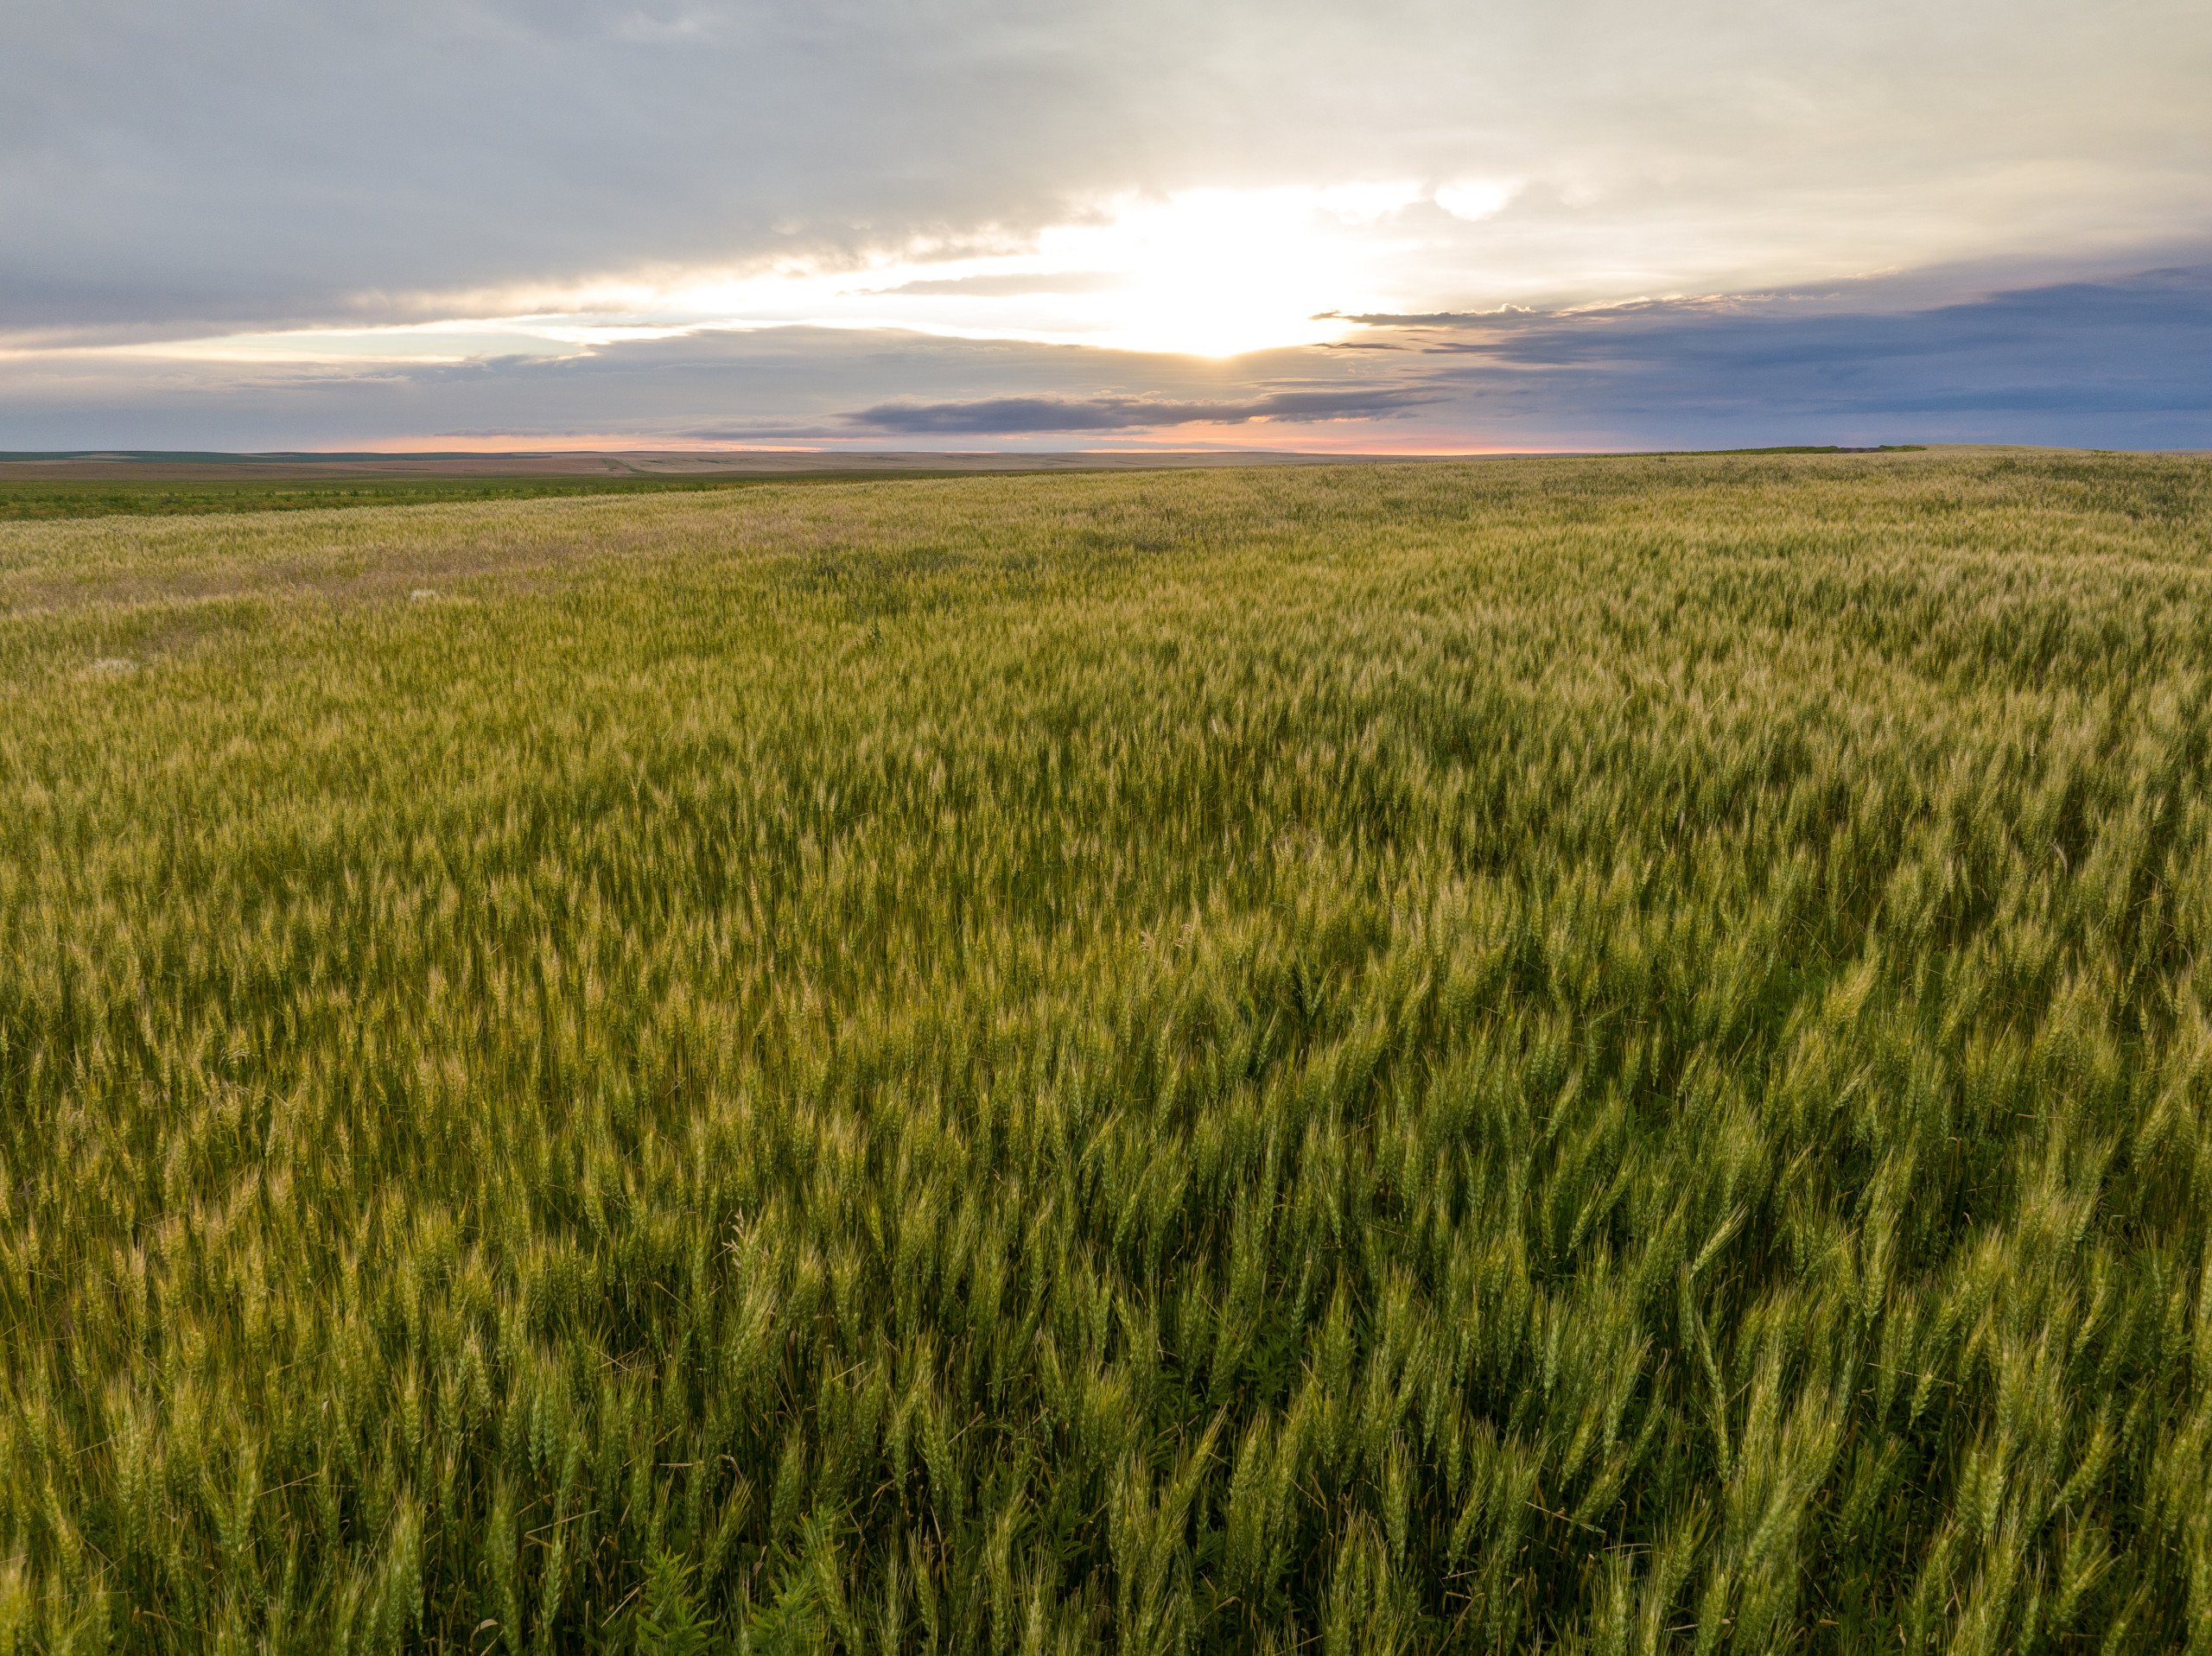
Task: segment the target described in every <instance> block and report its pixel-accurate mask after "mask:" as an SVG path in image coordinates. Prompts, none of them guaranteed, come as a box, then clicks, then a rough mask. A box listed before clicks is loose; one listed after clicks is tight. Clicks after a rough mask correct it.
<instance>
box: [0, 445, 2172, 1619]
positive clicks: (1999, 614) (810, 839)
mask: <svg viewBox="0 0 2212 1656" xmlns="http://www.w3.org/2000/svg"><path fill="white" fill-rule="evenodd" d="M410 593H431V594H435V596H427V597H426V596H417V597H415V598H412V599H410ZM0 606H4V610H5V615H4V619H0V1388H4V1390H3V1391H0V1652H6V1651H10V1650H13V1651H27V1650H53V1651H60V1650H92V1649H99V1648H103V1647H111V1648H117V1649H122V1650H130V1651H146V1652H155V1651H200V1650H226V1651H227V1650H245V1649H249V1648H258V1649H266V1650H270V1651H280V1652H281V1651H301V1652H316V1653H321V1652H331V1651H340V1650H343V1651H348V1652H353V1651H359V1652H391V1651H397V1650H401V1649H412V1648H419V1647H425V1646H429V1647H438V1648H447V1649H453V1650H462V1649H467V1650H470V1651H474V1652H487V1651H493V1650H496V1651H501V1652H510V1653H514V1656H524V1653H534V1652H542V1651H552V1650H562V1651H568V1650H607V1651H629V1650H640V1651H648V1652H703V1651H708V1650H724V1649H734V1650H746V1651H752V1652H762V1653H769V1652H786V1651H797V1650H812V1649H834V1650H838V1651H844V1652H853V1653H861V1652H882V1653H893V1652H920V1651H939V1652H947V1653H953V1652H959V1653H965V1652H983V1651H989V1652H1001V1651H1004V1652H1014V1651H1020V1652H1025V1653H1027V1652H1069V1653H1073V1652H1081V1651H1092V1650H1096V1651H1101V1652H1106V1651H1114V1652H1139V1651H1141V1652H1170V1651H1173V1652H1197V1651H1205V1650H1217V1649H1238V1650H1253V1651H1274V1652H1288V1651H1291V1650H1294V1649H1300V1648H1311V1649H1314V1650H1318V1651H1321V1652H1328V1653H1338V1652H1343V1653H1350V1652H1363V1653H1364V1652H1395V1651H1408V1652H1410V1651H1419V1650H1431V1649H1438V1650H1440V1649H1446V1648H1449V1649H1452V1650H1521V1649H1532V1648H1536V1647H1539V1646H1541V1647H1543V1648H1548V1649H1556V1650H1560V1651H1578V1652H1584V1651H1586V1652H1618V1653H1626V1652H1646V1651H1657V1650H1681V1651H1694V1652H1698V1653H1710V1652H1719V1651H1731V1652H1766V1651H1773V1650H1782V1649H1796V1650H1803V1651H1812V1652H1827V1651H1833V1652H1845V1651H1853V1652H1856V1651H1872V1650H1898V1649H1903V1650H1907V1651H1923V1650H1937V1649H1941V1650H1946V1651H1958V1652H1999V1651H2006V1652H2019V1651H2029V1650H2050V1651H2072V1650H2084V1651H2086V1650H2113V1651H2120V1650H2149V1649H2164V1648H2173V1649H2187V1650H2192V1651H2206V1650H2212V1259H2208V1247H2212V1218H2208V1215H2212V1207H2208V1203H2212V1120H2209V1119H2208V1115H2207V1109H2208V1101H2212V803H2208V787H2207V773H2208V765H2212V705H2208V692H2209V691H2212V464H2208V463H2205V462H2201V461H2186V460H2149V459H2137V460H2126V459H2118V458H2109V459H2094V460H2090V459H2069V458H2050V459H2036V458H2022V457H2008V456H2004V455H1979V456H1971V455H1970V456H1965V457H1959V456H1945V455H1941V454H1926V455H1898V456H1878V457H1877V456H1849V457H1844V456H1839V457H1834V458H1817V457H1808V458H1802V459H1800V458H1786V459H1759V460H1749V459H1745V460H1726V461H1722V460H1683V459H1672V460H1643V461H1620V462H1600V461H1573V462H1564V461H1563V462H1525V463H1522V462H1516V463H1510V464H1484V465H1477V466H1430V467H1419V468H1403V469H1397V468H1376V469H1358V470H1350V469H1348V470H1344V471H1297V472H1291V471H1284V472H1266V473H1199V474H1187V475H1179V476H1144V477H1085V478H1057V479H1052V478H1044V479H1040V478H1020V479H972V480H958V481H941V482H939V481H931V482H915V483H899V484H885V485H855V486H849V487H836V488H826V487H815V488H810V489H803V490H802V489H781V488H764V489H756V490H747V491H742V492H731V493H722V494H713V495H655V496H651V497H642V498H625V499H617V500H588V499H585V500H544V501H527V502H506V503H494V504H476V505H466V504H457V505H441V506H435V507H426V508H412V509H398V510H378V509H365V510H360V511H348V512H344V513H328V514H316V513H293V514H285V515H283V516H270V517H229V518H222V519H210V520H198V521H195V520H186V519H172V520H160V521H142V522H129V523H125V522H123V521H121V520H108V521H105V522H100V523H55V524H35V525H16V526H12V527H5V528H0ZM103 662H104V663H116V662H129V663H134V665H135V670H129V671H124V670H118V669H112V668H111V669H103V670H99V671H92V670H90V669H91V668H92V664H93V663H103Z"/></svg>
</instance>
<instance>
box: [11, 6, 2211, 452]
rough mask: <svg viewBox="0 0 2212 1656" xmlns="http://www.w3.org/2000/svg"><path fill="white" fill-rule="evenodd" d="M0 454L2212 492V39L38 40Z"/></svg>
mask: <svg viewBox="0 0 2212 1656" xmlns="http://www.w3.org/2000/svg"><path fill="white" fill-rule="evenodd" d="M0 48H4V49H0V450H6V451H35V450H58V449H108V448H157V449H232V450H236V449H318V448H340V449H349V450H355V449H380V448H381V449H401V448H440V449H452V448H477V447H607V446H636V447H700V446H742V447H761V448H776V447H803V448H849V449H892V448H896V449H924V448H969V449H974V448H1007V447H1027V448H1052V449H1071V448H1102V447H1114V448H1145V447H1260V448H1299V449H1340V450H1348V451H1365V452H1394V453H1414V452H1452V451H1462V450H1465V451H1475V452H1480V451H1485V450H1508V451H1514V450H1541V449H1586V448H1637V447H1732V446H1757V445H1763V444H1769V443H1776V444H1781V443H1800V442H1834V443H1842V444H1850V445H1860V444H1869V443H1877V442H1903V441H1994V442H2027V443H2049V444H2063V445H2069V446H2085V447H2212V96H2208V95H2207V88H2208V87H2212V6H2207V5H2205V4H2204V3H2203V0H2098V3H2096V4H2094V5H2084V4H2082V3H2081V0H2064V3H2059V0H2007V3H2004V4H1998V3H1994V0H1914V3H1910V4H1907V3H1901V0H1838V3H1829V4H1814V3H1808V0H1767V3H1764V4H1760V5H1753V4H1747V3H1741V0H1738V3H1717V0H1675V3H1672V4H1669V5H1654V4H1651V3H1649V0H1634V3H1631V0H1554V3H1549V4H1546V5H1541V6H1536V5H1529V4H1528V3H1525V0H1516V3H1512V4H1506V3H1500V0H1453V3H1444V0H1361V3H1357V4H1351V3H1321V0H1207V3H1205V4H1204V5H1192V4H1191V3H1189V0H1173V3H1170V0H1116V3H1097V0H1021V3H1012V0H898V3H889V0H810V3H804V4H801V3H796V0H781V3H766V0H642V3H637V4H594V3H585V0H532V3H524V0H348V3H346V4H343V5H330V6H304V5H301V4H299V3H297V0H159V3H156V0H82V3H78V4H72V5H58V4H57V5H48V4H41V3H38V0H15V3H14V4H12V5H10V6H9V7H8V8H7V10H5V11H4V12H0Z"/></svg>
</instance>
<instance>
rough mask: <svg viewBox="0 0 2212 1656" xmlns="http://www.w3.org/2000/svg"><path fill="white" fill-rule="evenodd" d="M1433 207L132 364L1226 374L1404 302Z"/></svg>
mask: <svg viewBox="0 0 2212 1656" xmlns="http://www.w3.org/2000/svg"><path fill="white" fill-rule="evenodd" d="M1428 199H1429V198H1428V194H1427V191H1426V190H1425V189H1424V188H1423V187H1421V186H1420V185H1417V184H1413V183H1408V182H1401V181H1379V182H1353V183H1348V184H1338V185H1333V186H1330V187H1325V188H1310V187H1287V188H1277V189H1263V190H1231V189H1199V190H1189V191H1184V192H1181V193H1179V194H1173V195H1169V196H1166V197H1156V196H1155V197H1144V196H1137V195H1130V196H1124V197H1119V198H1115V199H1112V200H1106V201H1103V202H1101V203H1099V204H1098V206H1096V209H1095V210H1094V211H1093V212H1092V213H1089V214H1087V215H1085V216H1084V218H1083V219H1080V220H1078V221H1076V222H1073V223H1069V224H1065V225H1055V226H1052V227H1051V228H1048V229H1046V231H1044V232H1042V233H1041V234H1040V235H1039V236H1038V237H1037V238H1035V240H1034V242H1033V244H1032V245H1031V246H1030V247H1029V248H1028V249H1026V250H1024V251H1017V252H1011V253H1006V254H999V255H988V256H983V257H969V258H961V259H942V258H939V259H929V258H925V257H915V256H908V257H887V258H885V259H883V260H880V261H878V262H875V263H870V264H868V265H865V266H863V267H861V268H859V269H856V270H818V269H808V268H804V267H795V266H794V267H785V268H781V269H777V270H769V271H766V272H760V273H755V274H751V275H747V276H740V277H734V278H728V279H714V280H696V279H694V280H691V281H681V280H678V281H674V282H658V283H656V282H624V283H604V284H600V285H598V286H597V287H595V288H592V289H579V290H578V291H576V292H575V293H574V294H572V295H569V296H568V299H567V301H566V304H565V306H564V307H563V308H558V309H556V308H550V307H549V306H547V305H546V304H545V301H543V298H542V297H539V296H537V295H533V301H532V302H531V305H530V308H529V309H527V310H526V311H524V310H522V309H520V308H518V311H517V313H516V314H506V315H493V316H488V317H486V316H478V317H475V318H470V319H455V320H442V321H437V322H429V323H421V324H415V325H411V326H405V327H385V328H370V329H359V328H354V329H344V330H339V329H313V330H304V331H301V332H296V333H266V334H255V335H250V336H245V335H242V336H232V337H227V338H224V339H207V340H198V341H192V342H188V343H186V344H182V345H175V344H171V345H165V346H134V347H124V348H125V349H128V350H130V352H132V353H133V354H142V355H143V354H149V353H151V354H158V355H162V356H168V357H190V358H197V359H201V360H209V359H216V360H234V361H251V362H277V361H296V362H321V363H336V362H344V361H353V360H362V361H367V360H375V361H382V362H392V361H398V360H409V361H417V362H453V361H461V360H467V359H471V358H478V359H480V358H490V357H500V356H557V355H563V354H572V353H574V352H577V351H580V350H589V349H591V348H593V347H594V346H601V345H610V344H614V343H618V342H620V341H624V340H635V339H655V338H664V337H669V336H671V335H675V334H681V333H693V332H699V331H702V330H708V329H745V328H760V327H856V328H891V329H906V330H910V331H913V332H918V333H932V334H938V335H940V336H946V337H952V338H961V339H1014V340H1022V341H1027V342H1031V343H1038V344H1051V345H1077V346H1095V347H1097V348H1101V349H1107V350H1116V351H1135V352H1160V353H1173V354H1178V355H1186V356H1196V357H1208V358H1223V357H1233V356H1240V355H1243V354H1245V353H1247V352H1254V351H1264V350H1275V349H1281V348H1284V347H1287V346H1306V345H1319V344H1324V343H1326V342H1329V341H1332V340H1335V339H1342V338H1344V336H1345V335H1346V334H1348V333H1351V332H1352V331H1353V329H1354V327H1355V325H1354V324H1351V323H1349V322H1346V321H1344V320H1343V316H1344V314H1355V313H1358V312H1362V311H1371V310H1376V309H1385V308H1389V307H1390V306H1391V305H1393V304H1395V303H1397V302H1399V301H1400V299H1401V295H1398V294H1397V293H1396V292H1395V287H1394V282H1393V279H1392V278H1393V276H1394V274H1395V273H1396V272H1398V271H1401V270H1402V268H1403V262H1404V259H1405V257H1406V255H1407V254H1408V253H1409V252H1411V251H1414V250H1416V249H1418V248H1419V246H1420V245H1421V236H1420V235H1419V234H1418V233H1416V232H1415V231H1414V229H1413V228H1412V227H1411V225H1410V212H1409V210H1413V209H1417V208H1423V207H1425V206H1426V205H1427V200H1428ZM1430 217H1431V218H1432V219H1433V217H1434V215H1433V213H1432V214H1431V215H1430Z"/></svg>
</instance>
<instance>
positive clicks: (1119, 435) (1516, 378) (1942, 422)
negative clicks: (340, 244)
mask: <svg viewBox="0 0 2212 1656" xmlns="http://www.w3.org/2000/svg"><path fill="white" fill-rule="evenodd" d="M1925 286H1926V284H1925V283H1924V282H1923V278H1922V277H1921V276H1901V277H1898V278H1894V279H1891V280H1886V281H1881V282H1864V283H1859V284H1855V285H1853V287H1851V288H1849V289H1842V290H1835V289H1818V290H1813V291H1794V292H1783V293H1773V292H1764V293H1759V294H1749V295H1708V296H1705V297H1700V298H1696V299H1688V300H1674V301H1669V300H1655V301H1647V302H1644V303H1640V304H1634V305H1620V306H1613V307H1608V308H1595V309H1592V308H1581V309H1566V310H1559V309H1554V310H1548V311H1537V310H1516V311H1497V310H1491V311H1484V312H1464V311H1463V312H1409V313H1404V314H1395V315H1393V316H1391V317H1389V318H1388V319H1387V320H1386V319H1384V318H1382V317H1380V316H1377V317H1375V318H1370V320H1369V327H1368V328H1367V330H1366V331H1367V333H1368V335H1369V337H1368V338H1366V339H1362V340H1360V341H1357V342H1356V343H1359V344H1363V345H1376V346H1390V347H1393V348H1390V349H1383V350H1341V349H1301V350H1285V351H1275V352H1266V353H1262V354H1261V355H1258V356H1255V357H1251V358H1236V359H1232V360H1229V361H1220V362H1216V361H1198V360H1194V359H1191V358H1173V357H1154V356H1136V355H1132V354H1128V353H1121V352H1103V351H1097V350H1090V349H1081V348H1077V347H1072V346H1044V345H1037V344H1029V343H1023V342H1020V341H1007V340H988V341H981V340H970V339H946V338H937V337H931V336H925V335H918V334H911V333H909V334H897V333H879V332H872V331H868V330H861V329H850V328H836V329H831V328H811V327H789V328H775V329H767V330H762V331H758V332H747V333H700V334H695V335H688V336H685V337H681V338H671V339H640V340H630V341H622V342H617V343H613V344H609V345H607V346H602V347H601V348H599V349H597V350H595V351H594V352H589V353H588V354H581V355H569V356H563V357H557V358H509V359H502V360H484V361H475V362H465V363H450V364H435V363H419V362H385V363H379V364H377V365H373V366H365V367H359V368H350V367H348V368H334V367H332V366H330V365H299V364H291V365H283V364H276V365H272V364H267V363H241V362H216V361H168V360H148V359H142V358H131V357H128V356H124V355H119V354H117V353H115V352H103V351H78V352H49V353H44V354H35V355H29V356H23V357H18V358H10V359H9V360H8V361H7V362H6V364H5V367H4V371H0V448H5V449H10V450H35V449H56V448H163V449H212V448H248V449H276V448H306V447H345V448H359V447H372V446H376V445H378V444H392V443H405V444H409V445H410V446H415V447H427V448H435V447H444V446H448V445H447V444H446V443H445V442H444V441H442V440H443V439H444V438H445V437H448V436H456V437H457V436H460V435H471V436H474V437H478V438H485V439H489V438H494V437H498V436H499V435H506V436H509V437H512V439H514V440H515V441H516V443H517V444H518V446H521V447H531V446H533V445H536V444H538V443H541V442H544V441H552V440H555V439H563V438H568V439H574V438H581V437H587V436H594V437H595V436H605V437H608V438H613V439H620V440H623V441H632V442H640V443H652V442H669V441H718V442H765V443H798V444H803V445H813V446H822V447H847V448H866V447H884V446H886V445H889V446H893V447H916V448H926V447H975V446H978V444H979V441H981V442H988V445H989V446H991V447H1009V448H1013V447H1062V448H1065V447H1113V446H1115V445H1116V444H1117V443H1133V442H1141V441H1143V440H1144V438H1143V434H1145V433H1146V432H1147V431H1148V430H1154V429H1160V430H1166V429H1182V430H1185V431H1187V432H1189V433H1190V434H1191V435H1192V438H1193V439H1197V438H1200V437H1203V438H1204V440H1205V441H1230V442H1233V441H1255V437H1254V435H1253V434H1255V433H1262V432H1265V433H1271V434H1272V433H1277V432H1280V433H1281V434H1283V435H1281V437H1272V436H1271V437H1270V438H1269V439H1268V440H1269V441H1277V442H1280V443H1281V445H1282V446H1286V447H1301V448H1319V447H1331V446H1341V447H1362V448H1367V449H1399V450H1408V451H1410V450H1419V449H1425V448H1437V447H1494V448H1516V449H1525V448H1677V447H1751V446H1761V445H1765V444H1772V443H1795V442H1808V443H1842V444H1847V445H1853V446H1859V445H1865V444H1872V443H1882V442H1913V441H1977V442H2028V443H2053V444H2068V445H2082V446H2088V447H2158V448H2212V257H2204V258H2202V259H2200V260H2199V261H2197V262H2196V263H2192V264H2190V265H2189V266H2186V267H2183V268H2177V269H2169V270H2154V271H2149V272H2145V273H2141V274H2137V275H2114V276H2105V277H2102V278H2099V279H2095V280H2080V281H2071V282H2045V283H2041V284H2036V285H2031V286H2021V287H2008V288H1999V289H1993V290H1991V291H1987V292H1984V293H1982V294H1980V295H1976V296H1974V297H1971V298H1967V299H1957V300H1953V301H1948V302H1937V303H1929V302H1927V301H1926V298H1925V293H1924V289H1925ZM1204 426H1212V427H1215V428H1217V429H1216V430H1215V431H1213V432H1207V433H1201V432H1199V431H1198V430H1196V429H1195V428H1198V427H1204Z"/></svg>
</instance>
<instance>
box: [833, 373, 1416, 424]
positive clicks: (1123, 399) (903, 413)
mask: <svg viewBox="0 0 2212 1656" xmlns="http://www.w3.org/2000/svg"><path fill="white" fill-rule="evenodd" d="M1443 395H1444V394H1443V393H1442V392H1441V391H1440V390H1435V389H1433V388H1431V387H1426V386H1418V385H1368V386H1343V387H1332V388H1328V389H1325V390H1281V391H1268V392H1265V393H1263V394H1262V395H1260V396H1256V397H1241V398H1229V399H1221V400H1214V401H1206V402H1194V401H1191V400H1188V399H1182V400H1179V399H1176V398H1173V397H1132V396H1128V395H1126V394H1123V395H1109V396H1102V397H982V398H978V399H976V400H975V401H972V402H965V403H878V404H876V406H875V407H874V408H872V409H861V411H860V412H859V413H857V414H854V415H849V416H846V423H848V424H849V425H851V426H854V427H855V428H859V429H861V430H863V431H886V432H898V433H901V434H904V435H910V436H927V435H950V434H955V433H957V434H963V435H971V436H981V435H991V436H1014V435H1026V434H1027V433H1030V432H1039V431H1144V430H1159V429H1164V428H1168V427H1173V426H1192V425H1245V424H1249V422H1253V421H1255V420H1268V421H1280V422H1285V423H1287V424H1293V425H1303V424H1311V423H1314V422H1320V421H1334V420H1373V419H1389V418H1390V417H1392V416H1396V415H1400V414H1402V413H1404V412H1406V411H1407V410H1408V409H1414V408H1418V407H1420V406H1421V404H1423V403H1435V402H1439V401H1441V400H1442V398H1443Z"/></svg>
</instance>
